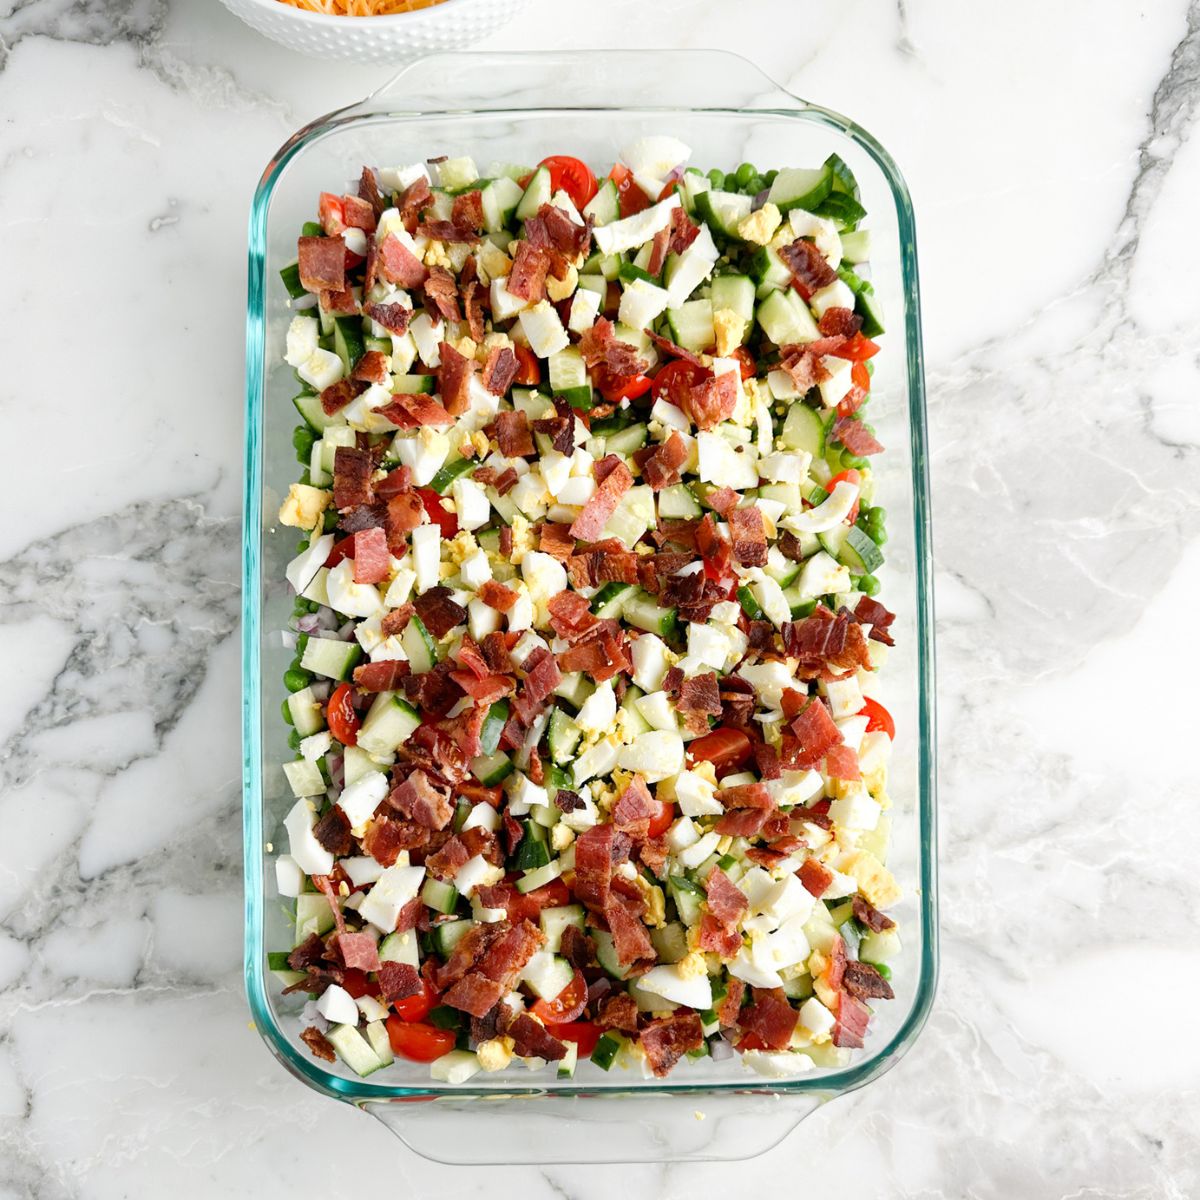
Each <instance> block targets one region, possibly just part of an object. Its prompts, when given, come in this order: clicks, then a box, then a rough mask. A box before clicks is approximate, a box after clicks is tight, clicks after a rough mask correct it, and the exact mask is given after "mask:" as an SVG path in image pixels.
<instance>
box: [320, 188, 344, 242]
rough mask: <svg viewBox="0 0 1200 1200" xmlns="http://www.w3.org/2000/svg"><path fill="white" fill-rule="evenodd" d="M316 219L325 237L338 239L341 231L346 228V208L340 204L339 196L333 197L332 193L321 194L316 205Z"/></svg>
mask: <svg viewBox="0 0 1200 1200" xmlns="http://www.w3.org/2000/svg"><path fill="white" fill-rule="evenodd" d="M317 217H318V218H319V219H320V222H321V228H322V229H324V230H325V234H326V236H327V237H340V236H341V233H342V230H343V229H345V228H346V206H345V204H343V203H342V198H341V196H335V195H334V194H333V193H332V192H322V193H321V199H320V201H319V202H318V204H317Z"/></svg>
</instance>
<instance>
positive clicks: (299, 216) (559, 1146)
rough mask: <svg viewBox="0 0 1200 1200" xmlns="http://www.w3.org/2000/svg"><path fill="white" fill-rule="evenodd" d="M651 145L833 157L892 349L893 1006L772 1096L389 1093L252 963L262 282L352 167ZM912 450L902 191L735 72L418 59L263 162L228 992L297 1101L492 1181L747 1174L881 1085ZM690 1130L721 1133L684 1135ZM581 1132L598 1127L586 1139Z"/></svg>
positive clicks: (749, 1092) (907, 938)
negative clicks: (240, 870)
mask: <svg viewBox="0 0 1200 1200" xmlns="http://www.w3.org/2000/svg"><path fill="white" fill-rule="evenodd" d="M641 58H644V59H645V63H644V69H642V70H639V61H638V60H639V59H641ZM651 68H652V69H651ZM643 80H645V81H650V80H653V82H652V83H651V82H640V81H643ZM699 81H703V85H702V86H701V84H700V83H699ZM613 97H620V98H621V99H622V101H623V103H622V104H620V105H617V104H615V103H613V99H612V98H613ZM560 101H561V103H560ZM653 133H669V134H672V135H674V136H677V137H679V138H682V139H683V140H684V141H685V142H687V143H688V144H689V145H691V146H692V147H693V150H694V161H695V162H696V163H697V164H701V165H702V166H703V167H705V168H707V167H710V166H718V167H721V168H723V169H732V168H733V167H734V166H736V165H737V164H738V163H740V162H742V161H752V162H758V163H759V164H761V165H762V166H763V167H764V168H765V167H783V166H807V165H812V164H817V163H820V162H822V161H823V160H824V159H825V158H826V157H827V156H828V155H829V154H830V153H831V152H836V153H837V154H839V155H840V156H841V157H842V158H843V159H844V160H845V161H846V162H847V163H848V164H849V165H850V167H851V169H852V170H853V171H854V172H855V175H856V176H857V178H858V180H859V183H860V185H861V188H862V193H863V203H864V204H865V206H866V208H867V210H868V213H869V225H870V228H871V230H872V236H873V246H874V250H873V254H872V270H873V282H874V286H875V289H876V292H877V293H878V295H879V297H880V300H881V302H882V304H883V307H884V311H885V313H886V314H887V317H888V328H889V335H888V336H887V337H886V338H885V339H884V342H883V352H882V353H881V354H880V355H879V357H878V359H877V360H876V363H877V367H876V374H875V376H874V381H873V395H875V396H876V401H875V404H874V405H873V406H872V419H873V421H874V423H875V425H876V428H877V431H878V433H879V436H880V438H881V440H882V441H883V442H884V444H885V445H886V446H887V452H886V454H884V455H883V456H882V458H881V459H880V460H879V468H878V471H877V479H878V493H877V494H878V496H879V497H881V498H882V503H884V504H885V505H886V506H887V508H888V510H889V513H890V521H889V524H890V527H891V530H892V540H891V542H890V543H889V547H888V550H889V554H888V563H887V566H886V567H885V568H884V576H883V581H884V585H885V590H884V593H883V598H884V600H885V601H886V602H887V603H888V605H889V607H891V608H892V609H894V610H895V611H896V613H897V619H896V623H895V625H894V627H893V633H894V634H895V636H896V642H897V645H896V649H895V651H893V653H892V655H891V656H890V659H889V662H888V664H887V667H886V670H885V672H884V680H883V682H884V690H883V697H884V698H885V699H886V702H887V704H888V707H889V709H890V710H891V712H892V713H893V714H894V716H895V720H896V725H897V729H898V733H897V740H896V747H895V753H894V755H893V758H892V765H891V771H890V784H889V792H890V795H891V796H892V799H893V803H894V811H893V826H892V848H891V853H890V857H889V865H890V866H891V867H892V869H893V871H894V872H895V874H896V877H897V879H898V880H899V882H900V883H901V886H902V887H903V888H904V891H905V900H904V902H903V904H902V905H901V906H900V907H899V908H898V909H897V913H896V915H897V916H898V918H899V920H900V922H901V929H902V932H903V936H904V945H905V948H904V952H903V955H902V957H901V958H900V959H899V960H898V961H897V962H896V963H895V964H894V977H893V982H894V985H895V987H896V999H895V1000H894V1001H892V1002H891V1003H889V1004H886V1005H883V1006H881V1007H880V1008H879V1010H878V1013H877V1016H876V1019H875V1021H874V1022H873V1024H872V1029H873V1035H872V1037H871V1038H870V1039H869V1040H868V1043H867V1047H866V1049H865V1050H862V1051H858V1052H856V1053H855V1057H854V1058H853V1059H852V1061H851V1063H850V1065H848V1066H846V1067H843V1068H839V1069H825V1070H815V1071H812V1072H810V1073H808V1074H805V1075H800V1076H796V1077H794V1078H789V1079H784V1080H764V1079H761V1078H759V1077H758V1076H755V1075H753V1074H752V1073H751V1072H749V1071H747V1070H746V1069H745V1068H744V1067H743V1066H742V1064H741V1063H740V1062H739V1061H738V1060H737V1059H736V1058H735V1059H733V1060H731V1061H727V1062H721V1063H716V1062H713V1061H711V1060H705V1061H703V1062H701V1063H697V1064H689V1069H688V1070H686V1071H680V1072H677V1073H676V1075H673V1076H672V1077H671V1079H670V1081H669V1082H664V1081H658V1080H643V1079H641V1078H638V1077H634V1076H633V1073H632V1072H620V1071H614V1072H611V1073H609V1074H605V1073H603V1072H602V1071H600V1070H599V1069H598V1068H596V1067H593V1066H592V1065H591V1064H584V1065H583V1066H582V1067H581V1068H580V1070H579V1072H578V1073H577V1075H576V1076H575V1078H574V1079H570V1080H565V1081H558V1080H556V1079H543V1078H542V1077H541V1076H540V1075H539V1076H533V1075H531V1074H530V1073H529V1072H528V1071H525V1070H524V1069H523V1068H520V1067H510V1068H508V1069H507V1070H505V1071H502V1072H499V1073H497V1074H495V1075H484V1076H476V1077H475V1078H474V1079H472V1080H471V1081H470V1083H469V1084H467V1085H462V1086H450V1085H443V1084H437V1083H434V1082H432V1081H431V1080H430V1078H429V1073H428V1068H427V1067H425V1066H423V1065H421V1064H415V1063H414V1064H404V1063H401V1062H399V1061H398V1062H397V1064H396V1066H395V1067H394V1068H392V1069H390V1070H389V1071H388V1072H387V1074H388V1082H387V1083H376V1082H374V1081H373V1080H371V1079H365V1080H364V1079H360V1078H358V1077H357V1076H355V1075H354V1074H353V1073H352V1072H350V1071H349V1070H348V1069H346V1068H345V1067H344V1066H343V1064H341V1063H338V1064H336V1065H334V1066H332V1067H329V1066H326V1065H325V1064H324V1063H321V1062H319V1061H317V1060H316V1059H314V1058H312V1057H310V1056H309V1054H308V1053H307V1051H306V1050H305V1048H304V1047H303V1045H302V1044H301V1043H300V1042H299V1041H298V1039H297V1037H296V1034H297V1033H298V1031H299V1026H298V1025H297V1023H296V1021H295V1014H296V1012H298V1010H299V1008H300V1006H301V1003H302V1000H303V998H302V997H295V996H291V997H283V996H281V995H280V994H279V992H280V988H279V985H278V984H276V983H275V982H274V980H273V979H272V977H271V975H270V973H269V971H268V969H267V950H268V949H274V948H278V947H279V946H280V945H287V944H289V943H288V942H287V941H286V939H287V937H288V933H289V927H288V918H287V916H286V913H285V909H284V902H283V901H282V900H281V899H280V898H279V897H278V896H277V895H276V893H275V883H274V872H273V871H272V870H271V851H270V850H269V849H268V847H269V846H271V845H272V843H274V842H277V841H278V840H279V839H280V837H281V836H282V827H281V821H282V818H283V816H284V815H285V813H286V812H287V810H288V808H289V807H290V805H291V804H292V803H293V801H292V799H291V796H290V793H289V792H288V788H287V785H286V782H285V780H284V776H283V773H282V770H281V767H280V764H281V763H282V762H283V761H285V760H286V759H287V757H288V753H287V746H286V727H285V726H284V725H283V723H282V722H281V721H280V719H279V708H280V703H281V701H282V700H283V698H284V696H285V694H286V693H285V690H284V687H283V683H282V675H283V672H284V670H285V669H286V667H287V664H288V660H289V658H290V654H291V651H289V650H287V649H285V648H284V646H283V644H282V641H281V638H280V635H279V631H280V630H281V629H283V628H284V627H285V626H286V623H287V620H288V617H289V614H290V609H291V596H290V594H289V590H288V588H287V585H286V583H285V581H284V566H285V564H286V563H287V561H288V560H289V558H290V557H291V556H292V554H293V553H294V542H295V539H294V538H293V537H291V536H285V535H284V534H283V533H282V532H280V531H277V530H276V529H275V513H276V512H277V510H278V507H279V504H280V500H281V498H282V496H283V495H284V494H286V492H287V488H288V485H289V484H290V483H291V482H293V481H294V479H295V476H296V463H295V458H294V455H293V451H292V445H291V429H292V426H293V425H294V424H295V421H296V414H295V410H294V408H293V406H292V403H291V395H292V392H293V391H294V381H293V378H292V375H291V371H290V369H289V368H288V367H287V366H286V365H285V364H284V362H283V359H282V354H283V343H284V337H285V332H286V329H287V325H288V322H289V320H290V317H291V313H290V311H289V309H288V307H287V304H286V293H285V292H284V290H283V288H282V287H281V286H280V285H279V275H278V272H279V269H280V268H281V267H282V266H284V265H285V264H287V263H288V262H290V261H291V260H292V259H293V258H294V256H295V247H296V233H297V230H298V228H299V226H300V225H301V223H302V222H303V221H304V220H306V219H309V217H310V216H311V212H310V210H311V208H312V204H313V198H314V197H315V196H316V194H317V193H318V192H319V191H321V190H325V189H332V190H337V189H339V188H340V187H341V183H342V181H344V180H346V179H349V178H351V177H353V176H356V175H357V173H358V171H359V169H360V167H361V165H362V164H364V163H370V164H391V163H399V162H411V161H416V160H420V159H424V158H427V157H429V156H432V155H435V154H449V155H459V154H470V155H473V156H474V157H476V158H477V159H480V160H487V159H500V160H507V161H514V162H520V161H527V162H536V161H538V160H539V159H541V158H542V157H543V156H545V155H546V154H551V153H570V154H574V155H577V156H579V157H582V158H584V159H586V160H588V161H589V162H591V163H592V164H593V165H596V166H599V165H602V164H605V163H609V162H611V161H613V159H614V157H615V156H616V154H617V152H618V150H619V149H620V147H621V146H622V145H623V144H626V143H628V142H629V141H630V140H632V139H633V138H635V137H638V136H641V135H645V134H653ZM925 438H926V432H925V396H924V378H923V369H922V356H921V327H920V310H919V296H918V285H917V263H916V246H915V235H914V226H913V215H912V210H911V205H910V201H909V197H908V193H907V190H906V188H905V184H904V182H903V180H902V178H901V177H900V175H899V172H898V171H897V170H896V167H895V166H894V164H893V163H892V161H891V159H890V158H889V157H888V155H887V153H886V152H885V151H884V150H883V148H882V147H881V146H879V144H878V143H877V142H875V141H874V139H872V138H871V137H870V135H868V134H867V133H865V132H864V131H863V130H861V129H859V128H858V127H857V126H855V125H854V124H853V123H852V122H850V121H849V120H847V119H846V118H843V117H841V116H838V115H837V114H835V113H832V112H829V111H828V110H825V109H822V108H819V107H816V106H814V105H810V104H807V103H805V102H804V101H801V100H799V99H797V98H796V97H794V96H792V95H790V94H789V93H787V92H786V91H784V90H783V89H782V88H780V87H779V86H778V85H776V84H774V83H773V82H771V81H770V80H769V79H768V78H767V77H766V76H764V75H763V74H762V73H761V72H759V71H758V69H757V68H755V67H754V66H752V65H751V64H750V63H748V62H746V61H745V60H743V59H740V58H738V57H736V56H734V55H730V54H725V53H721V52H716V51H680V52H664V51H654V52H653V54H651V53H650V52H644V53H643V52H637V51H634V52H629V51H621V52H615V51H613V52H608V51H591V52H571V53H549V54H494V55H483V54H458V55H452V56H437V57H433V58H429V59H425V60H423V61H421V62H419V63H416V64H414V65H413V66H410V67H408V68H406V69H405V70H404V71H402V72H401V73H400V74H398V75H397V76H396V77H395V78H394V79H393V80H392V81H391V82H390V83H388V84H387V85H386V86H385V87H383V88H382V89H380V91H378V92H377V93H375V94H374V95H372V96H371V97H369V98H368V99H366V100H364V101H363V102H362V103H360V104H357V105H353V106H351V107H349V108H345V109H341V110H339V111H337V112H334V113H331V114H329V115H328V116H326V117H322V118H320V119H319V120H317V121H315V122H313V123H312V124H310V125H308V126H306V127H305V128H303V129H301V130H299V131H298V132H297V133H296V134H295V135H294V136H293V137H292V138H291V139H290V140H289V141H288V142H287V143H286V144H285V145H284V146H283V147H281V148H280V150H279V151H278V153H277V154H276V155H275V156H274V158H273V159H272V160H271V162H270V163H269V164H268V166H267V169H266V170H265V172H264V174H263V177H262V180H261V182H260V184H259V187H258V190H257V193H256V195H255V199H254V206H253V211H252V213H251V218H250V253H249V296H248V310H247V371H246V493H245V528H244V541H243V556H244V557H243V570H244V576H243V582H244V590H243V605H244V611H243V722H244V724H243V739H244V742H243V752H244V772H245V777H244V778H245V792H244V796H245V804H244V835H245V870H246V942H245V971H246V989H247V994H248V997H249V1002H250V1007H251V1011H252V1013H253V1016H254V1020H255V1022H256V1024H257V1026H258V1028H259V1031H260V1032H261V1034H262V1036H263V1038H264V1040H265V1041H266V1043H267V1045H268V1047H269V1048H270V1049H271V1051H272V1053H274V1054H275V1056H276V1057H277V1058H278V1059H279V1060H280V1061H281V1062H282V1063H283V1064H284V1066H285V1067H287V1068H288V1070H290V1071H291V1072H292V1073H293V1074H294V1075H296V1076H297V1077H298V1078H300V1079H302V1080H303V1081H304V1082H305V1083H306V1084H308V1086H310V1087H312V1088H314V1089H316V1090H317V1091H320V1092H322V1093H324V1094H326V1095H329V1096H332V1097H335V1098H337V1099H341V1100H345V1101H348V1102H350V1103H353V1104H356V1105H358V1106H360V1107H363V1108H364V1109H366V1110H368V1111H370V1112H371V1113H372V1114H373V1115H375V1116H377V1117H379V1118H380V1119H381V1120H383V1121H384V1122H385V1123H386V1124H387V1125H388V1126H389V1127H390V1128H392V1129H393V1130H394V1131H395V1132H396V1133H397V1134H398V1135H399V1136H400V1137H401V1138H402V1139H403V1140H404V1141H405V1142H406V1143H407V1144H408V1145H409V1146H410V1147H411V1148H412V1149H414V1150H416V1151H417V1152H418V1153H421V1154H423V1155H425V1156H427V1157H430V1158H434V1159H437V1160H440V1161H449V1162H473V1163H506V1162H528V1161H537V1162H552V1161H561V1162H582V1161H607V1162H611V1161H613V1159H614V1157H616V1158H620V1159H623V1160H626V1161H634V1160H664V1159H675V1158H688V1159H691V1160H696V1159H701V1160H703V1159H706V1158H707V1159H725V1158H744V1157H748V1156H750V1155H753V1154H756V1153H760V1152H761V1151H763V1150H765V1149H767V1148H768V1147H769V1146H771V1145H773V1144H774V1143H775V1142H777V1141H778V1140H779V1139H780V1138H781V1137H783V1136H784V1135H785V1134H786V1133H787V1132H788V1131H789V1130H790V1129H791V1128H792V1127H793V1126H794V1125H795V1124H796V1122H797V1121H798V1120H799V1119H801V1117H803V1116H804V1115H805V1114H806V1113H807V1112H809V1111H812V1109H814V1108H815V1107H816V1106H817V1105H818V1104H819V1103H820V1102H821V1101H823V1100H827V1099H830V1098H832V1097H834V1096H837V1095H840V1094H843V1093H845V1092H847V1091H851V1090H853V1089H855V1088H857V1087H861V1086H862V1085H863V1084H865V1083H867V1082H869V1081H870V1080H872V1079H874V1078H875V1077H877V1076H878V1075H880V1074H881V1073H882V1072H884V1071H885V1070H887V1069H888V1068H889V1067H890V1066H891V1065H893V1064H894V1063H895V1062H896V1061H897V1060H898V1058H899V1057H900V1056H901V1055H902V1054H903V1053H904V1052H905V1051H906V1050H907V1049H908V1047H909V1046H910V1045H911V1044H912V1042H913V1040H914V1039H915V1037H916V1035H917V1033H918V1032H919V1030H920V1028H921V1026H922V1024H923V1023H924V1021H925V1019H926V1017H927V1015H928V1012H929V1009H930V1006H931V1003H932V999H933V994H934V988H935V981H936V975H937V926H936V840H935V824H934V799H935V755H934V746H935V741H934V678H933V612H932V594H931V577H930V576H931V572H930V562H929V559H930V543H929V516H928V477H927V462H926V449H925ZM781 1101H782V1102H781ZM697 1110H700V1111H703V1112H704V1113H705V1114H706V1115H707V1116H709V1117H710V1118H719V1119H715V1120H714V1119H710V1120H708V1121H705V1122H700V1121H697V1120H696V1119H695V1115H694V1114H695V1112H696V1111H697ZM452 1112H453V1113H454V1114H455V1116H454V1117H451V1116H450V1114H451V1113H452ZM514 1117H515V1120H514V1119H513V1118H514ZM467 1121H469V1122H470V1124H469V1125H465V1124H464V1122H467ZM597 1124H603V1125H604V1126H606V1129H605V1132H604V1133H603V1134H601V1133H600V1131H599V1130H598V1129H597V1128H596V1126H597ZM614 1147H619V1149H617V1150H615V1149H614Z"/></svg>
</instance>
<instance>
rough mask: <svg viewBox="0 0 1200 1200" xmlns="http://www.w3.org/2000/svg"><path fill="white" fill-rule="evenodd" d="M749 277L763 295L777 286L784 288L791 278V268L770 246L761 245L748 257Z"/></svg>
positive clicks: (759, 293)
mask: <svg viewBox="0 0 1200 1200" xmlns="http://www.w3.org/2000/svg"><path fill="white" fill-rule="evenodd" d="M750 278H751V279H753V280H754V283H755V285H756V286H757V288H758V295H759V296H760V297H761V296H765V295H767V294H768V293H769V292H772V291H775V290H776V289H777V288H786V287H787V286H788V284H789V283H790V282H791V279H792V272H791V269H790V268H789V267H788V265H787V263H785V262H784V261H783V259H782V258H780V257H779V255H778V254H777V253H776V252H775V251H774V250H772V249H771V247H770V246H762V247H760V248H759V249H758V250H756V251H755V253H754V255H753V257H752V258H751V259H750Z"/></svg>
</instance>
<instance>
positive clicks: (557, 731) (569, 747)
mask: <svg viewBox="0 0 1200 1200" xmlns="http://www.w3.org/2000/svg"><path fill="white" fill-rule="evenodd" d="M546 736H547V739H548V740H549V743H550V757H551V758H552V759H553V760H554V761H555V762H556V763H560V764H562V763H569V762H571V760H572V759H573V758H574V757H575V747H576V746H578V745H579V739H580V738H581V737H583V730H582V729H580V728H579V726H578V725H576V724H575V722H574V721H572V720H571V718H570V717H568V716H567V714H566V713H565V712H563V710H562V709H561V708H556V709H555V710H554V711H553V712H552V713H551V714H550V728H549V731H548V732H547V734H546Z"/></svg>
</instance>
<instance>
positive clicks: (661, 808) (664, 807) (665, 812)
mask: <svg viewBox="0 0 1200 1200" xmlns="http://www.w3.org/2000/svg"><path fill="white" fill-rule="evenodd" d="M710 736H711V735H710ZM655 803H657V805H658V812H656V813H655V814H654V816H652V817H651V818H650V827H649V828H648V829H647V830H646V835H647V836H648V837H658V835H659V834H660V833H666V832H667V830H668V829H670V827H671V822H672V821H674V820H675V805H674V804H672V803H671V802H670V801H669V800H658V801H656V802H655Z"/></svg>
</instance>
